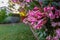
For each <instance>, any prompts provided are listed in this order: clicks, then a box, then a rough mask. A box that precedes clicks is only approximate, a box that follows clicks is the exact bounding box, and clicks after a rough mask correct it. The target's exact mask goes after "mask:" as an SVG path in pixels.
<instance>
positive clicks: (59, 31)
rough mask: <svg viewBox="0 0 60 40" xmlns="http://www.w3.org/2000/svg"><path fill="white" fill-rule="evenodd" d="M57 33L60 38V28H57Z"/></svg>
mask: <svg viewBox="0 0 60 40" xmlns="http://www.w3.org/2000/svg"><path fill="white" fill-rule="evenodd" d="M56 35H57V36H58V37H59V38H60V29H57V30H56Z"/></svg>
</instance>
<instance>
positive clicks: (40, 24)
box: [34, 19, 46, 29]
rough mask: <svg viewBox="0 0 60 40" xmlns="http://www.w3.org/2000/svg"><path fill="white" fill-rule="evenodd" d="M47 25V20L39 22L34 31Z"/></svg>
mask: <svg viewBox="0 0 60 40" xmlns="http://www.w3.org/2000/svg"><path fill="white" fill-rule="evenodd" d="M45 23H46V20H43V19H41V20H39V21H38V23H37V24H36V25H35V26H34V29H41V28H42V26H43V25H44V24H45Z"/></svg>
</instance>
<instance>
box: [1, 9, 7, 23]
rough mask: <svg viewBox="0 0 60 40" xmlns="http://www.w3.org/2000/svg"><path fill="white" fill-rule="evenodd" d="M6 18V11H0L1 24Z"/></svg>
mask: <svg viewBox="0 0 60 40" xmlns="http://www.w3.org/2000/svg"><path fill="white" fill-rule="evenodd" d="M6 17H7V15H6V9H1V10H0V23H2V22H3V20H4V19H5V18H6Z"/></svg>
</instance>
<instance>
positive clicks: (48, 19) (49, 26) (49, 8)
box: [21, 0, 60, 40]
mask: <svg viewBox="0 0 60 40" xmlns="http://www.w3.org/2000/svg"><path fill="white" fill-rule="evenodd" d="M21 3H22V2H21ZM24 3H25V6H24V7H22V6H21V7H22V8H24V9H25V10H26V13H27V15H26V18H25V19H24V20H23V22H24V23H25V24H29V25H30V26H32V28H34V29H35V30H36V32H37V34H38V37H39V40H60V5H59V4H60V1H59V0H23V4H24Z"/></svg>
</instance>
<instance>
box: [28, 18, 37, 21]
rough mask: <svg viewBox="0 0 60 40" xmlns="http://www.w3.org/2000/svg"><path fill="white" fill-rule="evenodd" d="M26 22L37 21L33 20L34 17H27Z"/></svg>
mask: <svg viewBox="0 0 60 40" xmlns="http://www.w3.org/2000/svg"><path fill="white" fill-rule="evenodd" d="M27 20H28V21H30V22H35V21H37V20H36V18H34V17H28V18H27Z"/></svg>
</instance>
